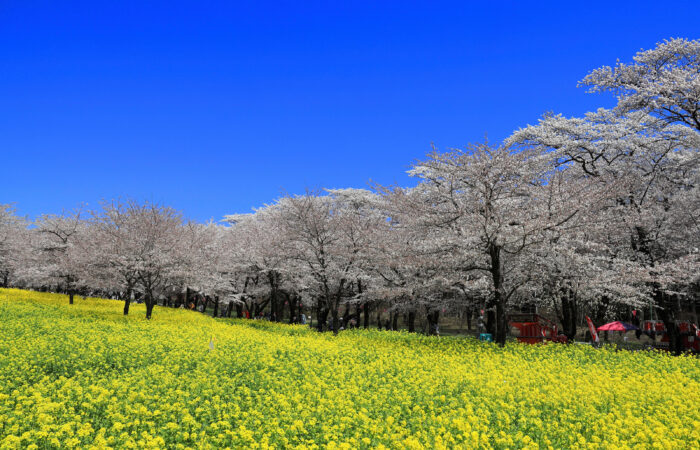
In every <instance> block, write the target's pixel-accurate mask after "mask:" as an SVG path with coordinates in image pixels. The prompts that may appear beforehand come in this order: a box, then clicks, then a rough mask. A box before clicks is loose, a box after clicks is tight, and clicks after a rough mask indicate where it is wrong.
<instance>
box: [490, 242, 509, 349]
mask: <svg viewBox="0 0 700 450" xmlns="http://www.w3.org/2000/svg"><path fill="white" fill-rule="evenodd" d="M489 256H490V257H491V278H492V280H493V303H494V305H495V306H496V311H495V315H494V316H493V322H495V323H494V325H495V326H493V325H492V326H491V328H495V330H494V331H495V332H496V334H495V336H494V341H495V342H496V343H497V344H498V345H500V346H503V345H505V343H506V332H507V330H506V325H507V324H506V308H505V307H506V305H505V301H506V299H505V296H504V295H503V274H502V264H501V246H500V245H496V244H494V243H490V244H489ZM491 312H492V311H489V322H492V321H491V318H492V317H491Z"/></svg>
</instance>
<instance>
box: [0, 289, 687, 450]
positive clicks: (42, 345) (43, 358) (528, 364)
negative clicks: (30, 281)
mask: <svg viewBox="0 0 700 450" xmlns="http://www.w3.org/2000/svg"><path fill="white" fill-rule="evenodd" d="M0 319H1V320H0V335H1V336H2V337H3V339H2V340H0V447H2V446H3V445H5V446H8V447H12V446H17V447H22V448H26V447H27V446H28V445H30V444H36V445H38V446H39V447H54V446H56V447H57V446H71V445H77V446H84V445H88V444H92V443H95V444H96V445H98V446H106V445H110V446H113V447H128V446H132V447H146V446H152V447H164V446H168V447H178V446H179V447H225V446H231V447H241V446H265V445H266V444H267V445H271V446H294V445H314V444H319V445H328V446H334V445H336V444H338V445H340V444H342V443H345V444H346V445H348V446H349V447H353V448H354V447H362V446H368V447H369V446H373V447H374V446H379V445H386V446H392V447H405V448H420V447H421V446H424V447H440V446H441V445H444V446H448V447H454V446H456V445H464V446H467V447H471V446H475V445H479V446H486V447H488V446H494V447H513V446H517V447H522V446H526V445H528V443H530V442H531V441H534V442H536V443H538V444H540V445H545V446H547V445H552V446H554V447H561V446H567V447H569V446H576V445H579V444H580V445H584V442H585V443H596V442H598V443H600V444H601V445H602V446H609V447H618V446H620V443H624V442H627V443H629V444H630V445H632V444H642V445H651V444H652V443H654V442H658V443H661V444H666V445H668V446H670V447H676V448H681V447H684V448H689V447H696V448H697V447H700V408H698V405H699V404H700V360H698V359H697V358H694V357H680V358H674V357H670V356H668V355H664V354H661V353H646V352H637V353H629V352H616V351H614V350H612V349H606V350H595V349H592V348H589V347H585V346H568V347H567V346H560V345H547V346H525V345H518V344H509V345H507V346H506V347H505V348H504V349H500V348H497V347H495V346H493V345H488V344H480V343H478V342H476V341H474V340H472V339H457V338H445V337H443V338H435V337H426V336H419V335H409V334H407V333H395V332H378V331H362V330H358V331H346V332H343V333H341V334H340V335H339V336H337V337H334V336H332V335H329V334H323V335H320V334H318V333H315V332H313V331H311V330H309V329H308V328H306V327H301V326H289V325H278V324H271V323H267V322H251V321H238V320H222V319H219V320H215V319H212V318H210V317H208V316H204V315H202V314H199V313H196V312H191V311H184V310H176V309H164V308H156V310H155V311H154V319H153V320H152V321H150V322H149V321H146V320H145V319H144V308H143V306H142V305H133V306H132V311H131V314H130V315H129V316H128V317H124V316H122V314H121V303H119V302H115V301H110V300H99V299H87V300H82V299H80V298H78V299H76V304H75V305H73V306H70V305H68V301H67V299H66V297H65V296H61V295H55V294H39V293H30V292H26V291H18V290H0ZM212 337H214V338H215V339H216V341H215V348H214V350H213V351H211V352H210V351H209V341H210V339H211V338H212ZM596 445H597V444H596Z"/></svg>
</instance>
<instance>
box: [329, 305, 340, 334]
mask: <svg viewBox="0 0 700 450" xmlns="http://www.w3.org/2000/svg"><path fill="white" fill-rule="evenodd" d="M331 319H332V320H333V334H338V331H339V329H340V317H338V308H333V309H332V310H331Z"/></svg>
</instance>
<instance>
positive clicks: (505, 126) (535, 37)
mask: <svg viewBox="0 0 700 450" xmlns="http://www.w3.org/2000/svg"><path fill="white" fill-rule="evenodd" d="M341 3H342V5H341ZM518 3H521V2H505V1H501V2H491V1H480V2H464V1H457V2H440V1H426V2H410V1H400V2H384V1H379V2H377V1H372V2H299V1H288V2H281V1H279V2H261V1H248V2H208V1H192V2H178V1H167V2H166V1H163V2H159V1H134V2H132V1H118V2H105V1H94V0H93V1H85V2H70V1H65V2H57V1H32V0H2V1H0V157H1V159H0V161H1V164H2V172H1V175H0V203H7V202H15V203H16V204H17V207H18V209H19V211H20V213H22V214H28V215H30V216H32V217H33V216H35V215H37V214H39V213H42V212H49V213H54V212H60V210H61V209H62V208H72V207H74V206H75V205H76V204H78V203H79V202H87V203H88V204H91V205H94V204H96V203H97V202H98V201H99V199H101V198H113V197H117V196H131V197H134V198H137V199H142V200H143V199H146V200H151V201H157V202H162V203H165V204H168V205H171V206H174V207H176V208H178V209H181V210H183V211H184V213H185V214H186V215H187V216H189V217H191V218H194V219H197V220H207V219H209V218H214V219H216V220H218V219H220V218H221V217H222V216H223V215H224V214H227V213H233V212H247V211H250V209H251V208H252V207H254V206H259V205H261V204H263V203H265V202H269V201H271V200H273V199H274V198H276V197H278V196H279V195H280V193H281V192H283V191H287V192H291V193H299V192H303V191H304V188H305V187H365V186H367V182H368V181H369V180H370V179H372V180H375V181H377V182H380V183H384V184H391V183H401V184H407V183H409V180H408V178H407V177H406V175H405V170H406V168H407V166H408V164H410V163H411V162H412V161H414V160H416V159H417V158H421V157H422V156H423V155H424V154H425V153H426V151H428V150H429V149H430V143H431V142H435V143H436V145H437V146H438V147H439V148H446V147H460V146H463V145H465V144H466V143H468V142H472V141H478V140H481V139H482V138H483V136H484V134H485V133H488V135H489V138H490V140H491V141H500V140H502V139H504V138H506V137H507V136H508V135H509V134H510V133H511V132H512V131H513V130H515V129H517V128H518V127H521V126H524V125H526V124H528V123H534V122H536V121H537V119H538V117H539V116H540V115H541V114H542V113H543V112H545V111H548V110H551V111H554V112H561V113H564V114H566V115H581V114H583V113H584V112H585V111H588V110H593V109H595V108H597V107H599V106H610V105H611V104H612V100H611V98H610V97H606V96H601V95H593V94H586V93H585V92H584V90H583V89H580V88H577V87H576V83H577V81H578V80H580V79H581V78H582V77H583V76H585V75H586V73H587V72H588V71H590V70H592V69H594V68H596V67H598V66H601V65H604V64H613V63H614V62H615V60H616V59H617V58H620V59H621V60H629V59H630V58H631V57H632V55H633V54H634V53H635V52H636V51H637V50H638V49H640V48H642V47H643V48H649V47H653V46H654V44H655V43H656V42H658V41H660V40H662V39H664V38H669V37H687V38H692V39H697V38H699V37H700V2H692V1H689V2H681V3H667V2H662V1H656V2H640V1H637V2H626V4H622V2H615V1H605V2H565V1H557V2H552V3H550V4H544V3H540V4H539V6H522V5H519V4H518ZM523 3H524V2H523ZM534 3H535V2H533V4H534ZM538 3H539V2H538Z"/></svg>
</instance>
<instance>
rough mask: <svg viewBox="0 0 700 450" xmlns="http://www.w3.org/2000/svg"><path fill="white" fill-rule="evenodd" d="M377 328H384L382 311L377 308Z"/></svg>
mask: <svg viewBox="0 0 700 450" xmlns="http://www.w3.org/2000/svg"><path fill="white" fill-rule="evenodd" d="M377 328H379V329H380V330H381V329H382V311H381V310H380V309H379V308H377Z"/></svg>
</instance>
